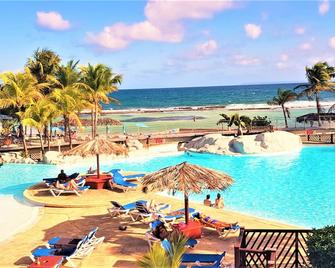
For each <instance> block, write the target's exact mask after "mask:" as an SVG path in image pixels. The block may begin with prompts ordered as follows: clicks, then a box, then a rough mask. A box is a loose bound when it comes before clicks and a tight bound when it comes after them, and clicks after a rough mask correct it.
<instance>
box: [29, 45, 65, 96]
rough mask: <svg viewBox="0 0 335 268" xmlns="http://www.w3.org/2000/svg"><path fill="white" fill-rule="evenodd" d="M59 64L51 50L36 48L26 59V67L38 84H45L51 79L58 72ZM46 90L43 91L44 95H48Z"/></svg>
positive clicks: (56, 56) (59, 59)
mask: <svg viewBox="0 0 335 268" xmlns="http://www.w3.org/2000/svg"><path fill="white" fill-rule="evenodd" d="M60 62H61V58H60V57H59V56H58V55H57V54H56V53H55V52H53V51H52V50H50V49H46V48H43V49H39V48H38V49H36V50H35V51H34V53H33V56H32V57H31V58H29V59H28V62H27V64H26V66H27V67H28V68H29V70H30V72H31V73H32V75H33V76H35V78H36V79H37V81H38V82H39V83H46V82H48V81H49V78H50V76H51V77H52V76H53V75H55V74H56V72H57V71H58V69H59V65H60ZM48 89H49V88H46V89H45V92H44V93H45V94H48V93H49V90H48Z"/></svg>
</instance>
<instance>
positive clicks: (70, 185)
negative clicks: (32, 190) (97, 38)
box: [55, 179, 78, 190]
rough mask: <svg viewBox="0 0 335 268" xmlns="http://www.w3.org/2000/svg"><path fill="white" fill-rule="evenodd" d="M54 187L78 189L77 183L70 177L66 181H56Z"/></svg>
mask: <svg viewBox="0 0 335 268" xmlns="http://www.w3.org/2000/svg"><path fill="white" fill-rule="evenodd" d="M55 186H56V188H58V189H64V190H78V185H77V184H76V182H75V181H74V180H73V179H72V180H70V181H69V182H68V183H60V181H56V185H55Z"/></svg>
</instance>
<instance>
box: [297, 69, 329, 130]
mask: <svg viewBox="0 0 335 268" xmlns="http://www.w3.org/2000/svg"><path fill="white" fill-rule="evenodd" d="M306 77H307V83H305V84H301V85H298V86H296V87H295V89H298V88H302V89H303V90H302V92H300V94H299V97H301V96H307V98H309V99H312V98H313V97H315V101H316V110H317V114H318V115H320V113H321V105H320V92H322V91H335V83H334V82H332V81H331V80H332V78H334V77H335V67H332V66H329V65H328V63H327V62H318V63H316V64H315V65H314V66H312V67H311V68H309V67H306ZM320 124H321V122H320V116H319V125H320Z"/></svg>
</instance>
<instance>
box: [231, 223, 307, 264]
mask: <svg viewBox="0 0 335 268" xmlns="http://www.w3.org/2000/svg"><path fill="white" fill-rule="evenodd" d="M310 233H311V231H310V230H294V229H293V230H285V229H278V230H274V229H246V230H242V231H241V235H240V239H239V241H240V243H239V245H237V246H235V268H249V267H250V268H251V267H255V268H256V267H257V268H274V267H276V268H293V267H294V268H298V267H299V268H300V267H311V266H310V264H309V261H308V256H307V246H306V239H307V236H308V235H309V234H310Z"/></svg>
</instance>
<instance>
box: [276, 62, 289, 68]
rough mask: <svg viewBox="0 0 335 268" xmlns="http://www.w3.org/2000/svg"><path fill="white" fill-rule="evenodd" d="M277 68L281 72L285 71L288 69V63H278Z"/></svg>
mask: <svg viewBox="0 0 335 268" xmlns="http://www.w3.org/2000/svg"><path fill="white" fill-rule="evenodd" d="M276 66H277V68H278V69H279V70H283V69H286V68H287V67H288V65H287V63H286V62H281V61H279V62H277V63H276Z"/></svg>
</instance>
